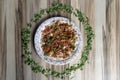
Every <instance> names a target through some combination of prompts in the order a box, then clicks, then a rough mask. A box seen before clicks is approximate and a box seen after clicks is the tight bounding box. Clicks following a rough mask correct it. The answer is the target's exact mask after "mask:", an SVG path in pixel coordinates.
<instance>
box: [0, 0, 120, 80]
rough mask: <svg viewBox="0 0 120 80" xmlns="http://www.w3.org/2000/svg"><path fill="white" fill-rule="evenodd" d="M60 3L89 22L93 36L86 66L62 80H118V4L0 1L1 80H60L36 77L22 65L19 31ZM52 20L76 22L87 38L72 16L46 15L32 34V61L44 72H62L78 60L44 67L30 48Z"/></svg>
mask: <svg viewBox="0 0 120 80" xmlns="http://www.w3.org/2000/svg"><path fill="white" fill-rule="evenodd" d="M55 1H56V3H63V4H67V5H71V6H73V8H77V9H79V10H81V11H82V12H83V13H84V14H85V15H86V16H88V17H89V19H90V24H91V25H92V26H93V29H94V32H95V40H94V41H93V49H92V51H91V52H90V55H89V63H86V65H85V66H84V70H83V71H81V70H78V71H76V72H74V73H72V75H70V76H68V77H65V78H64V79H62V80H120V27H119V26H120V1H119V0H0V80H61V79H57V78H53V77H52V76H49V77H45V76H44V75H42V74H41V73H39V74H35V73H33V72H32V71H31V69H30V67H29V66H27V65H25V64H24V63H23V59H22V57H21V55H22V54H23V53H24V52H23V50H22V48H21V29H22V28H24V27H26V24H27V23H28V22H30V20H31V19H32V18H33V15H34V14H35V13H38V12H39V11H40V10H41V9H45V8H49V7H51V6H52V4H53V3H55ZM53 16H65V17H68V18H71V19H72V20H73V21H75V22H76V23H77V24H78V25H79V27H80V30H81V32H82V36H83V40H84V44H86V42H85V39H86V35H85V33H84V28H83V26H82V24H81V23H80V22H79V21H78V20H77V18H76V17H74V16H73V15H69V14H66V13H62V12H58V13H55V14H52V15H45V16H44V18H43V19H41V20H40V21H39V23H37V24H33V26H32V30H31V33H32V35H31V44H30V45H29V47H30V48H31V50H32V52H33V55H32V57H33V58H34V59H35V60H36V61H37V62H39V65H41V66H43V67H44V68H51V69H54V70H56V71H59V72H62V71H64V70H65V69H66V68H68V67H69V66H71V65H74V64H76V63H77V61H78V60H79V58H80V56H79V57H78V59H76V60H75V61H74V62H72V63H70V64H68V65H65V66H54V65H50V64H48V63H45V62H44V61H43V60H41V58H40V57H39V56H38V55H37V54H36V52H35V50H34V45H33V38H34V33H35V30H36V29H37V27H38V25H40V23H41V22H42V21H44V20H46V19H48V18H50V17H53Z"/></svg>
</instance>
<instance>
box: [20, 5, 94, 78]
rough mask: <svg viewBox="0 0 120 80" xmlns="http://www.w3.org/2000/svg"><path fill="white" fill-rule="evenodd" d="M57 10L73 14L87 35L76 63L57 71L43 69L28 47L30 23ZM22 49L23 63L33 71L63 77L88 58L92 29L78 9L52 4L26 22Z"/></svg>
mask: <svg viewBox="0 0 120 80" xmlns="http://www.w3.org/2000/svg"><path fill="white" fill-rule="evenodd" d="M57 11H63V12H66V13H69V14H73V15H74V16H76V17H77V18H78V20H79V21H80V22H81V23H82V25H83V27H84V30H85V34H86V36H87V44H86V45H85V47H84V49H83V51H82V55H81V58H80V60H79V62H78V64H76V65H74V66H70V68H67V69H65V70H64V71H63V72H61V73H60V72H57V71H55V70H52V69H49V68H47V69H44V68H43V67H42V66H40V65H38V63H37V62H36V61H35V60H34V59H33V58H32V51H31V50H30V49H29V46H28V45H29V42H30V34H31V33H30V31H31V26H32V23H37V22H38V20H39V19H40V18H42V16H43V15H45V14H52V13H55V12H57ZM21 34H22V49H23V50H24V54H23V58H24V62H25V64H27V65H29V66H30V67H31V69H32V71H33V72H35V73H38V72H41V73H42V74H44V75H45V76H48V75H51V76H53V77H57V78H64V77H65V76H67V75H70V74H71V73H72V72H73V71H76V70H77V69H81V70H82V69H83V66H84V65H85V63H86V61H87V60H88V56H89V52H90V50H91V49H92V41H93V38H94V33H93V29H92V27H91V25H90V23H89V19H88V18H87V17H86V16H85V15H84V14H83V13H82V12H81V11H80V10H78V9H73V8H72V7H71V6H67V5H65V4H57V5H54V6H52V7H51V8H49V9H42V10H40V13H38V14H35V15H34V19H32V20H31V22H30V23H28V24H27V27H26V28H24V29H23V30H22V33H21Z"/></svg>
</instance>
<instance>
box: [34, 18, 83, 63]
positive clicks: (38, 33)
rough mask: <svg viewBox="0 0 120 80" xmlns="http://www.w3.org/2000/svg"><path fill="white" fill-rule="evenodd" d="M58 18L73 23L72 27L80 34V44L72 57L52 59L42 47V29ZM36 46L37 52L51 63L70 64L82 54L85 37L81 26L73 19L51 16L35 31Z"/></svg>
mask: <svg viewBox="0 0 120 80" xmlns="http://www.w3.org/2000/svg"><path fill="white" fill-rule="evenodd" d="M57 20H60V21H63V22H67V23H69V24H72V25H73V26H72V27H73V28H74V29H75V30H76V32H77V34H78V46H77V48H76V51H75V53H74V54H73V56H71V57H70V58H68V59H66V60H61V61H60V60H53V59H50V58H48V57H46V56H44V52H43V50H42V47H41V46H42V31H43V30H44V29H45V26H47V25H52V24H53V23H54V22H55V21H57ZM34 46H35V49H36V52H37V54H38V55H39V56H40V57H41V58H42V59H43V60H44V61H45V62H47V63H49V64H53V65H65V64H68V63H70V62H72V61H73V60H75V59H76V58H77V57H78V56H79V55H80V53H81V49H82V46H83V39H82V34H81V32H80V29H79V26H77V25H76V24H75V23H74V22H73V21H71V20H69V19H68V18H65V17H52V18H49V19H47V20H45V21H44V22H43V23H42V24H40V26H39V27H38V29H37V30H36V33H35V36H34Z"/></svg>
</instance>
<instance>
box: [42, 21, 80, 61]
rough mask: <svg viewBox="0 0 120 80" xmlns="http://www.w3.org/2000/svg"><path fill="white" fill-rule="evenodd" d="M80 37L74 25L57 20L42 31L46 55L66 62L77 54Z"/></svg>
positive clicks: (43, 47)
mask: <svg viewBox="0 0 120 80" xmlns="http://www.w3.org/2000/svg"><path fill="white" fill-rule="evenodd" d="M77 40H78V35H77V32H76V31H75V29H74V28H73V27H72V24H70V23H67V22H65V21H60V20H57V21H55V22H54V23H53V24H52V25H47V26H45V29H44V30H43V31H42V49H43V52H44V55H45V56H47V57H50V58H54V59H57V60H65V59H68V58H70V57H71V56H72V55H73V54H75V51H76V47H77V45H78V41H77Z"/></svg>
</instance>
